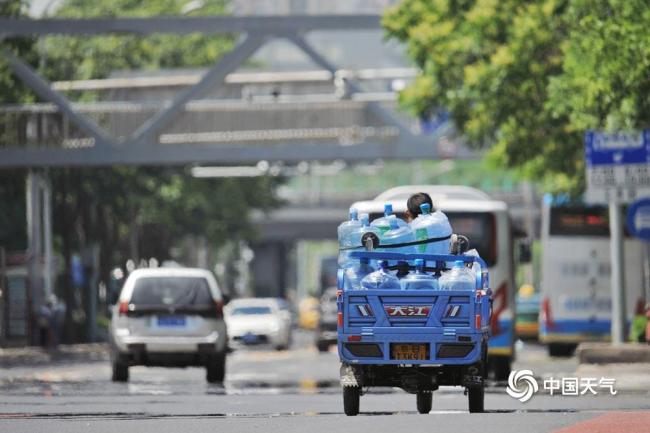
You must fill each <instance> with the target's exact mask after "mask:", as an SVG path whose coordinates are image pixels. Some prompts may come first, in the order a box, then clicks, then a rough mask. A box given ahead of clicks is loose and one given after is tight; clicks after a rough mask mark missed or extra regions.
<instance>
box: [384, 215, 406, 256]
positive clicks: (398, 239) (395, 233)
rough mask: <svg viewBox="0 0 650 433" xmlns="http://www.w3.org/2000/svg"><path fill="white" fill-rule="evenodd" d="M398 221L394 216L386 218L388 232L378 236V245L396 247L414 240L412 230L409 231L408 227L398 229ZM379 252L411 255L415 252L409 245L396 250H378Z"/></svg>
mask: <svg viewBox="0 0 650 433" xmlns="http://www.w3.org/2000/svg"><path fill="white" fill-rule="evenodd" d="M398 220H399V219H398V218H397V217H396V216H395V215H392V216H391V217H390V218H388V221H389V224H390V230H388V231H387V232H385V233H384V234H383V235H382V236H380V238H379V239H380V245H386V246H388V245H396V244H403V243H409V242H413V241H414V240H415V237H414V236H413V230H411V228H410V227H409V226H408V225H403V226H401V227H400V225H399V223H398ZM400 221H401V220H400ZM379 251H383V252H389V253H401V254H412V253H414V252H415V248H414V247H413V246H412V245H411V246H403V247H397V248H380V249H379Z"/></svg>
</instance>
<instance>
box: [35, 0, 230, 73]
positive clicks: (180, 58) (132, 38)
mask: <svg viewBox="0 0 650 433" xmlns="http://www.w3.org/2000/svg"><path fill="white" fill-rule="evenodd" d="M187 3H188V2H187V0H160V1H155V2H143V1H135V0H113V1H110V2H93V1H88V0H67V1H66V2H65V3H64V4H63V5H62V7H61V8H60V9H58V10H57V12H56V16H57V17H66V18H90V17H111V16H122V17H145V16H159V15H181V13H182V12H183V6H184V5H186V4H187ZM225 3H226V1H225V0H205V1H204V2H203V5H202V6H201V7H200V8H197V9H196V10H195V11H193V12H189V14H195V15H219V14H223V13H224V11H225V8H226V7H225ZM232 46H233V43H232V37H229V36H223V35H220V34H215V35H204V34H199V33H195V34H189V35H172V34H152V35H146V36H138V35H115V34H113V35H100V36H93V37H67V36H51V37H48V38H46V39H45V41H44V45H43V47H44V48H43V55H44V56H45V57H46V62H47V69H45V70H44V71H43V72H44V73H45V74H47V76H48V77H49V78H50V79H51V80H71V79H91V78H105V77H107V76H108V75H109V74H110V73H111V72H114V71H119V70H128V69H157V68H174V67H187V68H191V67H200V66H209V65H212V64H214V63H215V62H216V61H217V60H218V59H219V57H221V56H222V55H223V54H224V53H226V52H228V51H229V50H230V49H231V48H232Z"/></svg>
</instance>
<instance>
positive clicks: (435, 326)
mask: <svg viewBox="0 0 650 433" xmlns="http://www.w3.org/2000/svg"><path fill="white" fill-rule="evenodd" d="M338 302H339V303H340V305H339V312H340V316H341V325H342V327H341V330H340V331H341V332H340V338H339V354H340V356H341V359H342V361H344V362H348V363H355V364H449V365H466V364H472V363H475V362H478V361H479V360H480V359H481V345H482V343H483V342H484V341H486V340H487V333H488V319H489V298H488V297H487V296H481V291H477V292H475V291H456V290H413V291H407V290H351V291H347V292H343V291H341V292H339V299H338Z"/></svg>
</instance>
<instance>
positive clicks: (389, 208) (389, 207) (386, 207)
mask: <svg viewBox="0 0 650 433" xmlns="http://www.w3.org/2000/svg"><path fill="white" fill-rule="evenodd" d="M392 213H393V205H392V204H390V203H386V204H385V205H384V215H386V216H388V215H391V214H392Z"/></svg>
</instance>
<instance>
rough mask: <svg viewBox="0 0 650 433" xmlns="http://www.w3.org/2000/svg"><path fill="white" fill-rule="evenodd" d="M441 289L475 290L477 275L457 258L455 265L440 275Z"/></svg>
mask: <svg viewBox="0 0 650 433" xmlns="http://www.w3.org/2000/svg"><path fill="white" fill-rule="evenodd" d="M438 283H439V286H440V290H474V289H475V288H476V276H475V275H474V273H473V272H472V271H471V270H470V269H468V268H467V267H466V266H465V262H463V261H462V260H456V261H455V262H454V266H453V267H452V268H451V269H450V270H449V271H447V272H445V273H443V274H442V275H441V276H440V280H439V282H438Z"/></svg>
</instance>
